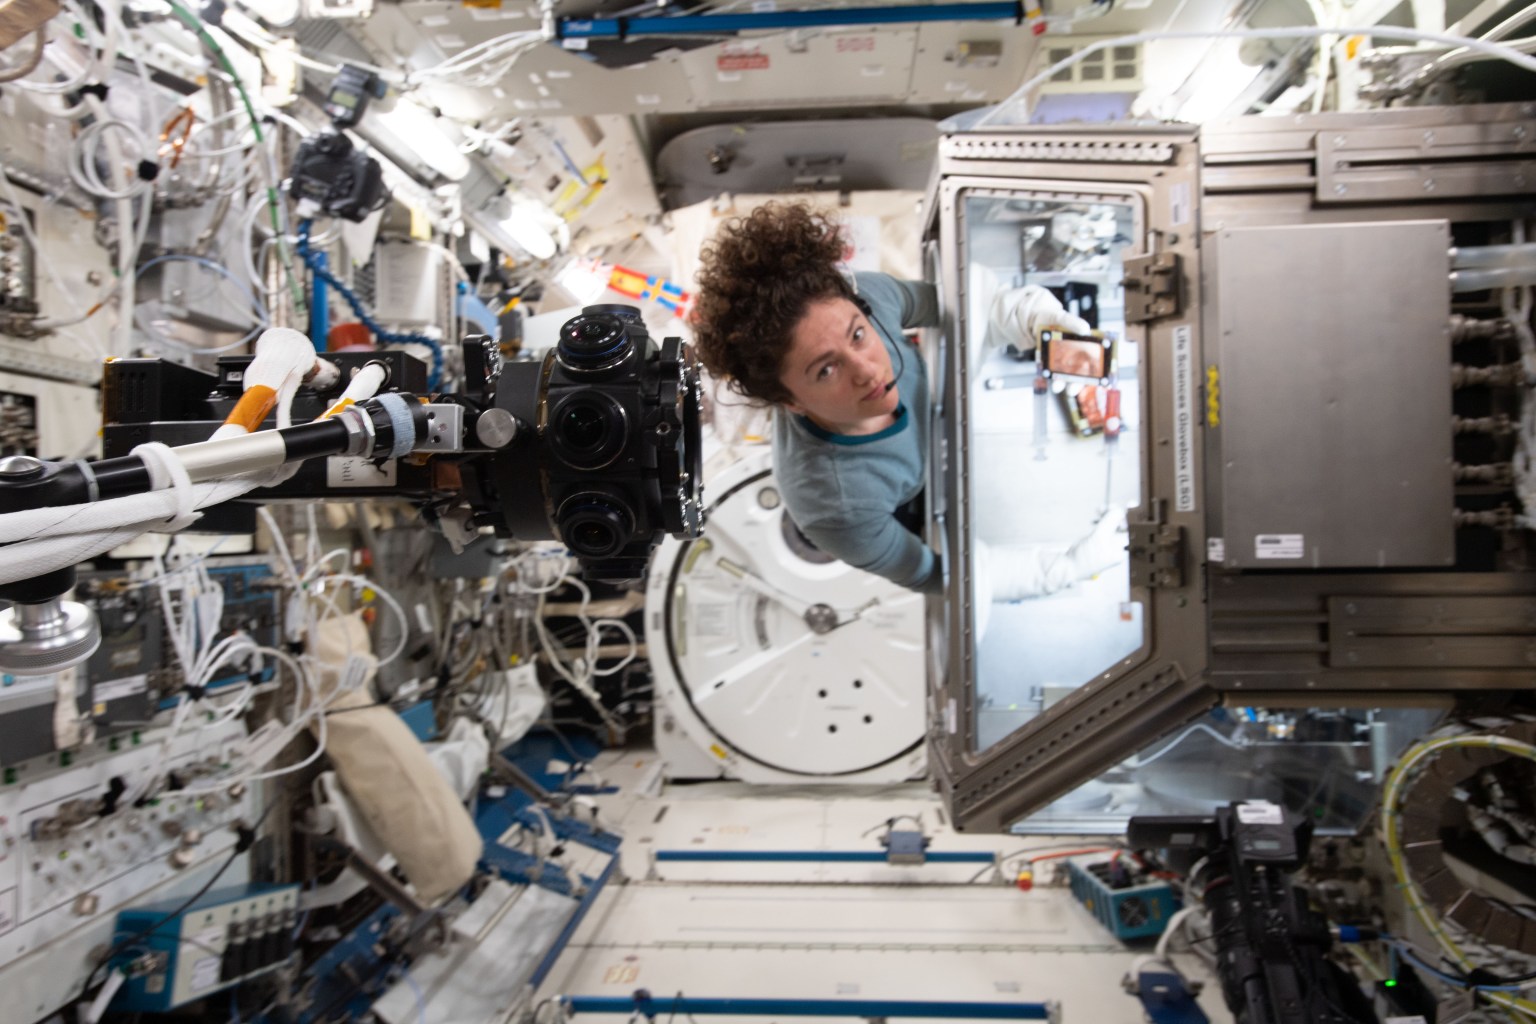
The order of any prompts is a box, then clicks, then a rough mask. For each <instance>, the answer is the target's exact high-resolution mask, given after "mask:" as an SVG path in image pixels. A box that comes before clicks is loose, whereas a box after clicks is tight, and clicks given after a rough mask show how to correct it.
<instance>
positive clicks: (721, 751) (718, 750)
mask: <svg viewBox="0 0 1536 1024" xmlns="http://www.w3.org/2000/svg"><path fill="white" fill-rule="evenodd" d="M709 752H710V753H711V754H714V755H715V756H716V757H718V758H719V759H720V760H722V761H724V760H725V759H726V758H727V757H729V756H730V755H729V754H727V753H726V752H725V748H724V747H722V746H720V744H718V743H711V744H710V745H709Z"/></svg>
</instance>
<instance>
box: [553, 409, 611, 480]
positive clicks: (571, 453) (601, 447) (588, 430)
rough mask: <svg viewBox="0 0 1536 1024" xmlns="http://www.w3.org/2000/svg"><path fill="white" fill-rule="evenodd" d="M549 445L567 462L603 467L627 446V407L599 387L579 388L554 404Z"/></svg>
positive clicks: (568, 463) (575, 464) (582, 465)
mask: <svg viewBox="0 0 1536 1024" xmlns="http://www.w3.org/2000/svg"><path fill="white" fill-rule="evenodd" d="M550 424H551V430H550V447H551V450H552V451H553V452H554V454H555V455H557V456H559V457H560V459H561V460H562V461H564V462H565V463H566V464H567V465H570V466H574V467H575V468H577V469H601V468H602V467H603V466H606V465H607V464H608V463H610V462H612V461H613V459H614V456H616V455H618V454H619V451H620V450H621V449H622V448H623V447H624V437H625V430H624V407H623V406H621V405H619V403H618V402H617V401H616V400H615V399H614V398H613V396H611V395H608V394H604V393H603V392H600V391H579V392H577V393H576V394H574V395H571V396H569V397H567V398H566V399H564V400H563V401H561V402H560V404H558V405H557V406H555V410H554V414H553V415H552V416H551V417H550Z"/></svg>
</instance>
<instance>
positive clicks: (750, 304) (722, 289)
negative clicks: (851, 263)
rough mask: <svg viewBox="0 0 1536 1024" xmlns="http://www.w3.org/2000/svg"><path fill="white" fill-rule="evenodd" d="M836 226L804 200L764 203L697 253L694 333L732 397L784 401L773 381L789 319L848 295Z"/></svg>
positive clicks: (711, 369)
mask: <svg viewBox="0 0 1536 1024" xmlns="http://www.w3.org/2000/svg"><path fill="white" fill-rule="evenodd" d="M843 247H844V242H843V237H842V234H841V233H840V231H839V228H838V226H837V224H836V223H835V222H834V221H832V220H831V218H829V217H827V216H826V215H825V214H823V213H820V212H818V211H816V210H813V209H811V207H809V206H807V205H806V204H804V203H792V204H790V203H767V204H765V205H763V206H759V207H758V208H757V209H755V210H753V211H752V212H751V213H750V214H749V215H747V216H746V217H745V218H740V217H739V218H736V219H735V220H732V221H730V222H728V223H727V224H726V225H725V226H724V227H722V228H721V229H720V231H719V233H718V234H716V236H715V238H714V239H713V240H712V241H711V242H709V243H708V244H706V245H705V247H704V251H703V253H702V254H701V257H702V264H701V267H700V269H699V280H698V290H697V294H696V297H695V299H694V307H693V308H694V314H693V335H694V341H695V343H696V345H697V347H698V351H699V358H700V359H701V360H702V361H703V363H704V365H705V367H706V368H708V370H709V372H710V373H712V374H714V375H715V376H716V377H719V378H721V379H723V380H725V381H726V383H727V386H728V387H730V388H731V389H732V390H733V391H735V392H737V393H738V394H742V395H745V396H747V397H748V398H755V399H758V400H760V401H764V402H773V403H783V402H788V401H790V400H791V396H790V394H789V392H788V391H787V390H786V389H785V388H784V385H783V384H781V383H779V370H780V367H781V366H782V365H783V362H784V356H785V354H786V353H787V352H788V351H789V347H790V336H791V332H792V331H793V330H794V327H795V324H797V323H799V322H800V318H801V317H803V316H804V315H805V311H806V307H807V306H809V305H810V304H811V303H812V302H815V301H816V300H818V299H826V298H837V297H841V298H848V299H851V298H853V289H852V287H851V286H850V285H849V284H848V281H847V280H846V279H845V278H844V277H843V275H842V272H841V271H840V270H839V269H838V264H839V262H840V261H841V260H842V258H843Z"/></svg>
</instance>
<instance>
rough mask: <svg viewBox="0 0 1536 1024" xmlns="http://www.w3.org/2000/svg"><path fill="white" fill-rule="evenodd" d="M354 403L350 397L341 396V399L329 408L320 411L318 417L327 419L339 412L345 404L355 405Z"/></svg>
mask: <svg viewBox="0 0 1536 1024" xmlns="http://www.w3.org/2000/svg"><path fill="white" fill-rule="evenodd" d="M355 404H357V403H355V402H353V401H352V399H350V398H343V399H342V400H341V401H339V402H337V403H336V404H335V405H333V406H331V407H330V408H329V409H327V410H325V412H323V413H321V414H320V418H321V419H323V420H328V419H330V418H331V417H332V416H335V415H336V414H337V413H339V412H341V411H342V410H343V409H345V408H346V407H347V406H349V405H355Z"/></svg>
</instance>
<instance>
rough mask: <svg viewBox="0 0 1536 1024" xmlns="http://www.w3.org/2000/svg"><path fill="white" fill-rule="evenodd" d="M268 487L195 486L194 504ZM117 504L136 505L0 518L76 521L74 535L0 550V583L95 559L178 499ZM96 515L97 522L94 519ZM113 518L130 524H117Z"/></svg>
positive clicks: (248, 483) (153, 522)
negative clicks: (1, 556)
mask: <svg viewBox="0 0 1536 1024" xmlns="http://www.w3.org/2000/svg"><path fill="white" fill-rule="evenodd" d="M264 484H265V479H264V478H253V477H236V478H232V479H229V480H219V481H215V482H212V483H206V484H197V485H196V500H195V505H196V507H197V508H206V507H208V506H209V505H217V504H221V503H223V502H226V501H232V500H233V499H235V498H238V497H240V496H241V495H244V494H246V493H248V492H250V491H253V490H255V489H256V488H257V487H261V486H263V485H264ZM141 499H142V500H141ZM114 501H115V502H125V503H126V502H130V501H132V502H136V504H135V505H133V506H131V508H132V509H133V511H132V513H131V514H126V515H125V514H123V513H122V512H121V511H117V512H115V513H114V511H113V510H112V509H111V508H110V507H109V506H111V505H112V504H113V502H97V503H95V504H94V505H83V506H82V505H76V506H69V507H68V508H65V509H32V510H28V511H26V512H13V513H10V514H9V515H7V516H4V517H0V522H8V521H9V520H10V519H11V517H12V516H28V515H32V514H34V513H45V514H57V513H67V514H68V515H69V516H71V517H73V518H72V522H71V525H72V526H73V527H74V529H75V531H76V532H71V533H67V534H61V535H56V536H34V537H33V538H32V539H28V540H22V541H18V542H16V543H12V544H9V545H7V546H6V547H5V548H3V549H0V550H3V552H4V554H5V558H4V560H3V561H0V584H6V583H14V582H16V581H17V580H24V579H30V578H31V577H33V576H41V575H42V574H44V573H48V572H53V571H54V570H56V569H62V568H64V567H65V566H69V565H74V564H76V563H77V562H84V561H86V560H88V559H91V558H95V557H97V556H98V555H101V554H103V553H105V552H107V551H110V550H111V549H113V548H115V547H118V546H119V545H121V544H126V543H127V542H128V541H130V540H134V539H135V538H137V537H140V536H142V535H143V534H145V533H148V532H150V531H152V530H153V529H155V528H156V527H157V526H158V525H159V524H160V521H161V520H164V519H165V518H167V517H168V516H170V515H173V514H175V513H176V511H177V505H176V497H175V495H173V494H171V493H169V492H153V493H150V494H143V495H139V494H136V495H132V496H130V497H127V498H118V499H114ZM98 515H99V516H100V519H99V521H98V519H97V518H96V517H97V516H98ZM114 517H116V518H121V519H124V520H128V521H127V522H113V521H112V520H113V518H114Z"/></svg>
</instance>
